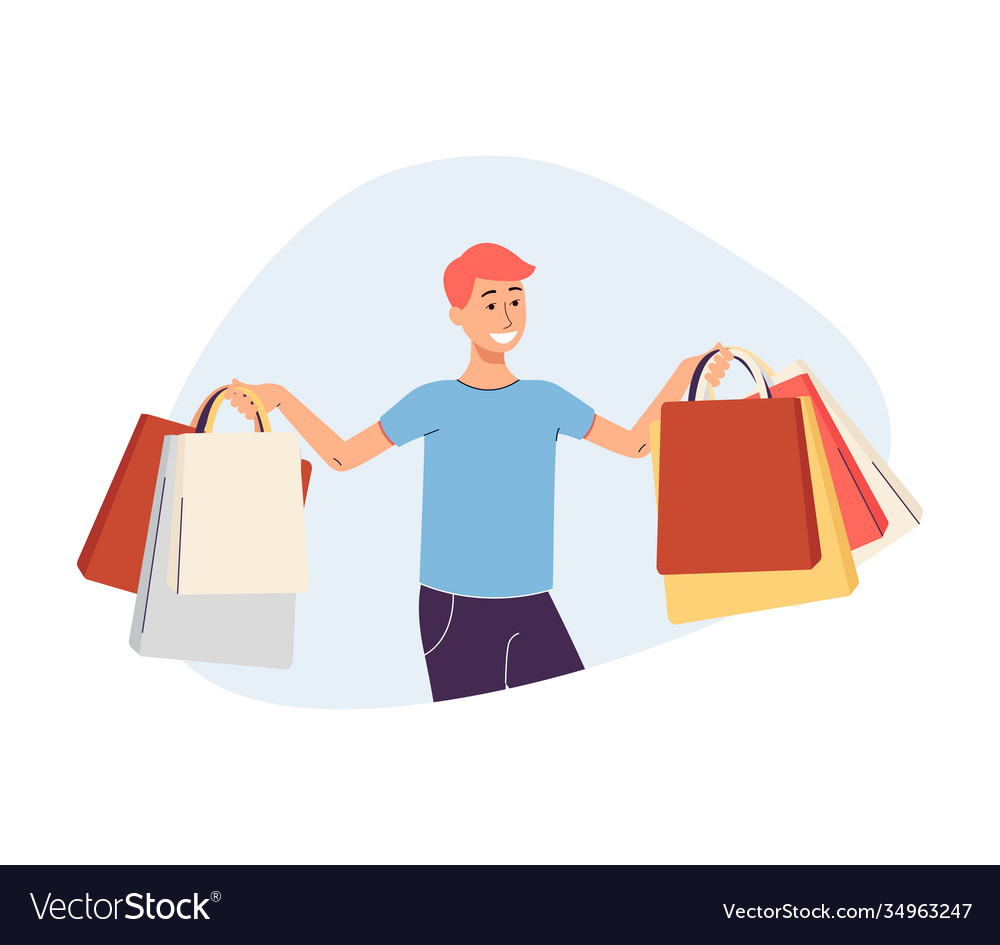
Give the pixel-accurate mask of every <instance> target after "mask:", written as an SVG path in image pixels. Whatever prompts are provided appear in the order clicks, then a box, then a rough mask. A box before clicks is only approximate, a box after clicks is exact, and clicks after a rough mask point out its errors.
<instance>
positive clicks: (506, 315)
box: [503, 302, 514, 328]
mask: <svg viewBox="0 0 1000 945" xmlns="http://www.w3.org/2000/svg"><path fill="white" fill-rule="evenodd" d="M503 314H504V317H505V318H506V319H507V324H506V325H504V326H503V327H504V328H510V326H511V325H513V324H514V323H513V322H512V321H511V320H510V315H509V314H508V312H507V303H506V302H504V303H503Z"/></svg>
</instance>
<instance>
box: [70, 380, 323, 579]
mask: <svg viewBox="0 0 1000 945" xmlns="http://www.w3.org/2000/svg"><path fill="white" fill-rule="evenodd" d="M227 390H228V387H220V388H219V389H218V390H215V391H213V392H212V393H211V394H210V395H209V396H208V398H206V400H205V402H204V403H203V404H202V405H201V406H200V407H199V408H198V411H197V412H196V413H195V417H194V419H193V420H192V422H191V424H190V425H186V424H183V423H175V422H174V421H172V420H164V419H162V418H161V417H154V416H151V415H150V414H145V413H144V414H142V415H141V416H140V417H139V421H138V423H137V424H136V426H135V430H134V431H133V433H132V437H131V439H130V440H129V443H128V446H127V447H126V449H125V453H124V455H123V456H122V459H121V462H120V463H119V464H118V469H117V471H116V472H115V475H114V478H113V479H112V481H111V487H110V488H109V489H108V492H107V494H106V495H105V497H104V502H103V503H102V505H101V509H100V511H99V512H98V513H97V518H96V519H95V520H94V524H93V526H92V527H91V529H90V534H89V535H88V537H87V541H86V543H85V544H84V546H83V551H82V552H81V553H80V557H79V559H78V561H77V566H78V567H79V569H80V572H81V573H82V574H83V576H84V577H85V578H87V580H88V581H96V582H97V583H98V584H107V585H108V586H110V587H118V588H121V589H122V590H124V591H131V592H132V593H133V594H134V593H135V592H136V590H137V589H138V587H139V573H140V571H141V570H142V553H143V548H144V547H145V543H146V527H147V524H148V522H149V516H150V511H151V509H152V506H153V493H154V491H155V489H156V470H157V467H158V465H159V462H160V455H161V452H162V448H163V438H164V437H165V436H168V435H177V434H181V433H194V432H197V431H203V430H205V429H206V427H207V426H208V424H209V422H210V417H211V420H214V418H215V413H213V410H214V411H215V412H217V411H218V409H219V404H220V403H221V402H222V400H223V399H224V398H223V396H222V395H223V394H224V393H225V392H226V391H227ZM256 425H257V427H258V429H259V428H260V425H261V420H260V417H259V416H258V418H257V420H256ZM301 473H302V501H303V502H305V497H306V494H307V492H308V490H309V480H310V476H311V474H312V464H311V463H310V462H309V461H308V460H305V459H304V460H302V468H301Z"/></svg>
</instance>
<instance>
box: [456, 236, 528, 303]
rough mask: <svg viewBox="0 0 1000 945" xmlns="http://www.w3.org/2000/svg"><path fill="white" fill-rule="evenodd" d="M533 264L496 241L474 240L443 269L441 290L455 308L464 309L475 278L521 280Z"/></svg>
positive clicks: (495, 280)
mask: <svg viewBox="0 0 1000 945" xmlns="http://www.w3.org/2000/svg"><path fill="white" fill-rule="evenodd" d="M534 271H535V267H534V266H532V265H531V264H530V263H526V262H525V261H524V260H523V259H521V257H520V256H515V255H514V254H513V253H512V252H511V251H510V250H509V249H504V247H503V246H499V245H497V244H496V243H476V245H475V246H470V247H469V248H468V249H467V250H466V251H465V252H464V253H462V255H461V256H459V257H458V259H455V260H453V261H452V262H450V263H449V264H448V268H447V269H445V271H444V291H445V294H446V295H447V296H448V301H449V302H451V304H452V305H453V306H454V307H455V308H465V306H466V305H468V304H469V299H470V298H472V287H473V285H475V282H476V279H489V280H490V281H491V282H506V281H508V280H509V281H510V282H520V281H521V280H522V279H527V278H528V276H530V275H531V274H532V273H533V272H534Z"/></svg>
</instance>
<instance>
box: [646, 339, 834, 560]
mask: <svg viewBox="0 0 1000 945" xmlns="http://www.w3.org/2000/svg"><path fill="white" fill-rule="evenodd" d="M712 354H714V352H713V353H712ZM709 357H710V355H709V356H706V358H709ZM740 361H741V363H743V364H744V365H745V366H746V367H747V368H748V369H749V370H750V371H751V374H753V375H754V376H755V378H756V379H757V380H758V384H759V387H760V389H761V391H762V392H763V394H764V399H761V400H753V401H751V400H725V401H697V402H696V401H693V400H689V401H682V402H678V403H665V404H663V406H662V408H661V413H660V431H661V437H660V447H659V450H660V451H662V452H660V451H658V450H656V449H654V455H656V456H657V458H658V463H657V468H658V473H657V475H658V492H659V496H660V498H659V508H658V514H657V546H656V547H657V554H656V567H657V570H658V571H659V572H660V574H717V573H721V572H730V571H731V572H745V571H791V570H806V569H809V568H812V567H813V566H814V565H815V564H816V562H817V561H819V558H820V545H819V534H818V530H817V524H816V509H815V502H814V497H813V483H812V478H811V477H810V472H809V462H808V458H807V457H808V454H807V448H806V433H805V425H804V420H803V411H802V406H801V403H800V401H799V400H797V399H785V400H774V399H771V397H770V394H769V391H768V389H767V384H766V382H765V381H764V378H763V377H762V375H761V373H760V371H759V369H757V370H756V371H755V369H754V367H751V365H750V362H749V360H748V359H743V358H740ZM705 363H707V361H705V360H704V359H703V363H702V365H699V369H698V370H697V371H696V373H695V377H699V376H700V373H701V370H702V369H703V366H704V364H705ZM693 396H694V385H692V391H691V392H690V393H689V397H693ZM720 455H721V456H724V457H725V458H724V459H723V461H721V462H720V461H717V460H716V459H715V457H716V456H720Z"/></svg>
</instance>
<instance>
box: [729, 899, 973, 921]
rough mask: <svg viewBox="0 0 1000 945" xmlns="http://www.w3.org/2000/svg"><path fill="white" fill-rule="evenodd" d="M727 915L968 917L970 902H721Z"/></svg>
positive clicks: (877, 917) (742, 916)
mask: <svg viewBox="0 0 1000 945" xmlns="http://www.w3.org/2000/svg"><path fill="white" fill-rule="evenodd" d="M722 909H723V911H724V912H725V914H726V918H727V919H967V918H968V917H969V913H970V912H971V911H972V903H971V902H963V903H946V902H930V903H928V902H922V903H919V904H917V903H912V902H911V903H898V902H880V903H879V904H878V905H877V906H828V905H826V904H825V903H822V904H820V905H818V906H795V905H792V904H791V903H788V902H786V903H784V904H782V905H780V906H738V905H736V903H728V904H726V903H723V905H722Z"/></svg>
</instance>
